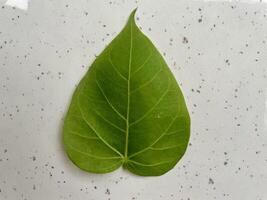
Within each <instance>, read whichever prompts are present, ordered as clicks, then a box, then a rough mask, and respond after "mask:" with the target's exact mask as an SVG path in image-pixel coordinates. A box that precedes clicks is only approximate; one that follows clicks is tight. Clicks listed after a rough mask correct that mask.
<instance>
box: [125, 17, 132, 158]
mask: <svg viewBox="0 0 267 200" xmlns="http://www.w3.org/2000/svg"><path fill="white" fill-rule="evenodd" d="M132 24H133V22H132V20H131V21H130V53H129V65H128V80H127V83H128V87H127V116H126V133H125V150H124V162H125V163H126V162H127V160H128V143H129V128H130V126H129V116H130V90H131V65H132V51H133V49H132V48H133V28H132Z"/></svg>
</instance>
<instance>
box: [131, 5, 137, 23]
mask: <svg viewBox="0 0 267 200" xmlns="http://www.w3.org/2000/svg"><path fill="white" fill-rule="evenodd" d="M136 11H137V7H136V8H135V9H134V10H133V11H132V12H131V15H130V20H133V21H135V20H134V17H135V13H136Z"/></svg>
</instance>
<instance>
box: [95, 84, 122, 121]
mask: <svg viewBox="0 0 267 200" xmlns="http://www.w3.org/2000/svg"><path fill="white" fill-rule="evenodd" d="M96 84H97V86H98V88H99V89H100V91H101V93H102V95H103V96H104V97H105V99H106V101H107V103H108V105H109V106H110V107H111V108H112V110H113V111H114V112H115V113H116V114H117V115H119V116H120V117H121V118H122V119H124V120H126V118H125V117H124V116H123V115H122V114H121V113H120V112H119V111H118V110H117V109H116V108H115V107H114V106H113V105H112V103H111V102H110V101H109V99H108V97H107V96H106V94H105V92H104V90H103V88H102V87H101V86H100V84H99V82H98V81H97V79H96Z"/></svg>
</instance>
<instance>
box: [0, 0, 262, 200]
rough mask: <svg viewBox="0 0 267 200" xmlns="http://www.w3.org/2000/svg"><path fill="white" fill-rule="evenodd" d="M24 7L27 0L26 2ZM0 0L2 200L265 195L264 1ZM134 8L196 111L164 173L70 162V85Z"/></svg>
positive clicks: (221, 199)
mask: <svg viewBox="0 0 267 200" xmlns="http://www.w3.org/2000/svg"><path fill="white" fill-rule="evenodd" d="M24 2H25V1H24ZM5 3H6V0H0V199H1V200H2V199H3V200H5V199H7V200H36V199H38V200H47V199H50V200H62V199H66V200H71V199H72V200H85V199H87V200H118V199H123V200H213V199H217V200H241V199H242V200H266V199H267V190H266V185H267V146H266V145H267V78H266V77H267V16H266V15H267V4H265V3H264V1H262V2H261V1H258V2H257V1H253V3H252V1H250V2H248V3H246V2H243V1H240V2H233V1H231V2H209V1H189V0H186V1H177V0H157V1H155V0H146V1H138V0H136V1H129V0H128V1H127V0H80V1H70V0H66V1H62V0H47V1H38V0H31V1H29V5H28V9H26V10H23V9H18V8H12V7H10V6H7V5H5ZM137 6H138V12H137V23H138V25H140V26H141V28H142V30H143V31H144V32H145V33H146V35H148V36H149V37H150V38H151V40H152V41H153V42H154V44H155V45H156V46H157V47H158V49H159V50H160V52H161V53H162V54H163V55H164V57H165V59H166V61H167V63H168V64H169V66H170V68H171V70H172V71H173V73H174V74H175V76H176V78H177V80H178V82H179V83H180V85H181V88H182V90H183V92H184V95H185V97H186V100H187V104H188V107H189V110H190V113H191V119H192V133H191V139H190V146H189V148H188V151H187V153H186V155H185V156H184V157H183V159H182V160H181V161H180V162H179V163H178V165H177V166H176V167H175V168H174V169H173V170H172V171H170V172H169V173H167V174H165V175H163V176H161V177H149V178H148V177H138V176H134V175H132V174H130V173H128V172H126V171H124V170H122V169H120V170H118V171H116V172H114V173H110V174H105V175H96V174H90V173H86V172H83V171H81V170H80V169H78V168H77V167H75V166H74V165H73V164H72V163H71V162H70V161H69V160H68V158H67V157H66V155H65V153H64V150H63V148H62V141H61V128H62V122H63V121H62V120H63V117H64V114H65V111H66V109H67V108H68V104H69V101H70V97H71V95H72V93H73V90H74V88H75V85H76V84H77V83H78V82H79V80H80V79H81V77H82V76H83V75H84V74H85V72H86V70H87V69H88V65H89V64H90V63H91V62H92V61H93V60H94V58H95V55H97V54H99V53H100V52H101V51H102V50H103V49H104V47H105V45H107V44H108V43H109V42H110V41H111V40H112V38H114V36H115V35H116V34H117V33H118V32H119V31H120V30H121V29H122V27H123V26H124V25H125V23H126V20H127V18H128V15H129V13H130V12H131V10H132V9H133V8H135V7H137Z"/></svg>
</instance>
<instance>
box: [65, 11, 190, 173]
mask: <svg viewBox="0 0 267 200" xmlns="http://www.w3.org/2000/svg"><path fill="white" fill-rule="evenodd" d="M134 15H135V11H133V12H132V14H131V15H130V17H129V20H128V23H127V25H126V26H125V27H124V29H123V30H122V32H121V33H120V34H119V35H118V36H117V37H116V38H115V39H114V40H113V41H112V42H111V43H110V44H109V45H108V46H107V47H106V48H105V50H104V51H103V52H102V53H101V54H100V55H99V56H98V57H97V58H96V60H95V61H94V63H93V64H92V66H91V67H90V69H89V70H88V72H87V73H86V75H85V76H84V78H83V79H82V80H81V82H80V83H79V85H78V86H77V88H76V90H75V92H74V95H73V97H72V101H71V104H70V107H69V110H68V113H67V115H66V118H65V121H64V131H63V132H64V133H63V136H64V137H63V138H64V146H65V150H66V152H67V154H68V156H69V158H70V159H71V160H72V161H73V163H74V164H75V165H77V166H78V167H79V168H81V169H83V170H86V171H89V172H94V173H107V172H111V171H114V170H115V169H117V168H119V167H120V166H122V165H123V166H124V167H125V168H127V169H128V170H129V171H131V172H133V173H134V174H138V175H142V176H158V175H162V174H164V173H166V172H168V171H169V170H170V169H172V168H173V167H174V166H175V164H176V163H177V162H178V161H179V160H180V159H181V157H182V156H183V155H184V153H185V151H186V148H187V145H188V141H189V135H190V117H189V114H188V111H187V108H186V104H185V100H184V97H183V94H182V92H181V90H180V89H179V86H178V84H177V82H176V80H175V78H174V76H173V75H172V73H171V72H170V70H169V68H168V66H167V64H166V63H165V61H164V59H163V57H162V56H161V55H160V53H159V52H158V51H157V49H156V48H155V46H154V45H153V44H152V43H151V41H150V40H149V39H148V38H147V37H146V36H145V35H144V34H143V33H142V32H141V31H140V30H139V28H138V27H137V25H136V24H135V20H134Z"/></svg>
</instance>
